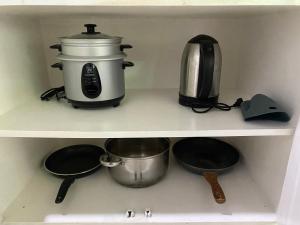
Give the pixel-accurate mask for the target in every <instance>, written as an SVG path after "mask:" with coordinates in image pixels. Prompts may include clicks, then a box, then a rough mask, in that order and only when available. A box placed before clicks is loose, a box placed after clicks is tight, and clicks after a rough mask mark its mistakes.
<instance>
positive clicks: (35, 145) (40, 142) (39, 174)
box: [1, 136, 292, 224]
mask: <svg viewBox="0 0 300 225" xmlns="http://www.w3.org/2000/svg"><path fill="white" fill-rule="evenodd" d="M291 139H292V137H291V136H284V137H280V138H278V137H235V138H226V139H225V140H226V141H228V142H229V143H231V144H233V145H234V146H236V147H237V148H238V149H239V151H240V152H241V155H242V159H241V162H240V163H239V164H238V165H237V166H236V167H235V168H234V169H233V170H231V171H229V172H227V173H226V174H224V175H222V176H220V179H219V180H220V183H221V184H222V186H223V189H224V191H225V194H226V197H227V202H226V203H225V204H224V205H217V204H216V203H215V202H214V200H213V198H212V194H211V192H210V188H209V186H208V185H207V183H206V182H205V180H204V179H203V177H201V176H199V175H195V174H191V173H189V172H187V171H185V170H184V169H183V168H181V167H179V166H178V165H177V163H176V162H175V161H174V160H173V157H171V162H170V168H169V172H168V174H167V176H166V177H165V178H164V179H163V180H162V181H161V182H159V183H157V184H156V185H154V186H150V187H148V188H141V189H133V188H127V187H123V186H121V185H119V184H117V183H115V181H113V180H112V178H111V177H110V176H109V174H108V173H107V171H106V168H101V170H100V171H99V172H97V173H96V174H94V175H91V176H88V177H86V178H82V179H78V180H77V181H76V182H75V184H74V185H73V186H72V187H71V188H70V191H69V193H68V195H67V198H66V199H65V201H64V202H63V203H62V204H60V205H56V204H55V203H54V199H55V196H56V193H57V190H58V187H59V185H60V183H61V182H62V180H61V179H59V178H55V177H53V176H52V175H50V174H47V173H46V172H45V171H44V170H43V168H42V166H41V165H42V163H41V162H42V159H43V157H44V156H46V155H47V153H48V152H51V151H52V150H55V149H58V148H61V147H63V146H66V145H70V144H79V143H81V144H82V143H89V144H90V143H92V144H96V145H99V146H103V141H104V139H39V138H35V139H31V138H26V139H20V138H9V139H4V138H2V139H1V146H4V147H5V148H4V149H2V151H1V156H2V155H4V156H5V155H7V154H9V157H10V159H9V160H6V167H7V168H11V169H10V171H9V173H10V176H9V177H7V171H5V170H4V171H1V177H3V178H2V179H3V180H7V182H5V183H4V185H2V187H1V188H2V190H1V193H2V195H1V202H7V203H8V204H7V205H5V207H3V209H2V210H3V222H4V224H6V223H7V224H15V223H16V224H17V223H22V222H26V223H38V224H41V223H46V222H47V223H72V222H76V221H77V222H80V223H100V222H101V223H105V222H106V223H112V222H115V223H122V222H135V223H137V222H140V223H145V222H146V223H148V222H156V223H159V222H168V223H175V222H181V223H184V222H198V223H200V222H202V223H204V222H225V221H226V222H249V221H252V222H265V224H269V223H272V222H275V221H276V211H277V207H278V204H279V199H280V193H281V187H282V185H283V181H284V176H285V171H286V165H287V162H288V156H289V146H290V144H291ZM176 140H178V139H172V142H173V143H174V142H175V141H176ZM21 145H22V147H21ZM275 146H276V147H277V150H276V154H274V147H275ZM20 148H22V149H20ZM20 152H21V154H20ZM171 156H172V154H171ZM2 158H3V157H1V159H2ZM16 163H18V164H17V165H18V166H16ZM20 179H21V180H20ZM15 183H16V184H17V185H18V188H15V189H14V188H11V186H12V185H13V184H15ZM8 198H11V199H8ZM4 208H5V209H4ZM147 208H149V209H151V210H152V212H153V215H152V217H151V218H145V217H144V214H143V212H144V210H145V209H147ZM130 209H133V210H135V211H136V217H134V218H131V220H130V219H128V218H126V216H125V213H126V210H130Z"/></svg>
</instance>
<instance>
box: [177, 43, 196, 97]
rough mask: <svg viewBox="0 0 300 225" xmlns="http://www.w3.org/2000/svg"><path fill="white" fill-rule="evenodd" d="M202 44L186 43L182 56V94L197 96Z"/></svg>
mask: <svg viewBox="0 0 300 225" xmlns="http://www.w3.org/2000/svg"><path fill="white" fill-rule="evenodd" d="M200 57H201V55H200V45H199V44H191V43H188V44H186V46H185V48H184V50H183V54H182V58H181V72H180V94H181V95H184V96H189V97H194V98H196V97H197V90H198V79H199V66H200Z"/></svg>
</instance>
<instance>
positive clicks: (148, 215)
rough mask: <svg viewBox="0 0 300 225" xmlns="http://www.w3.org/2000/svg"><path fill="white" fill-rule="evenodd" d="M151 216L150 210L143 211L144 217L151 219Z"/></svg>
mask: <svg viewBox="0 0 300 225" xmlns="http://www.w3.org/2000/svg"><path fill="white" fill-rule="evenodd" d="M151 216H152V211H151V209H145V217H151Z"/></svg>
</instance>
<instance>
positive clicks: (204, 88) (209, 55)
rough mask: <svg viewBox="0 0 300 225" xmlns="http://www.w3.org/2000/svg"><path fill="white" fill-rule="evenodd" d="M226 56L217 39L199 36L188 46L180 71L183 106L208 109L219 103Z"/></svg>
mask: <svg viewBox="0 0 300 225" xmlns="http://www.w3.org/2000/svg"><path fill="white" fill-rule="evenodd" d="M221 64H222V56H221V50H220V47H219V44H218V42H217V40H216V39H214V38H212V37H210V36H208V35H203V34H201V35H198V36H196V37H194V38H192V39H191V40H189V42H188V43H187V44H186V45H185V48H184V51H183V54H182V59H181V72H180V91H179V104H181V105H184V106H189V107H192V108H208V107H212V106H213V105H215V104H216V103H217V102H218V97H219V87H220V75H221Z"/></svg>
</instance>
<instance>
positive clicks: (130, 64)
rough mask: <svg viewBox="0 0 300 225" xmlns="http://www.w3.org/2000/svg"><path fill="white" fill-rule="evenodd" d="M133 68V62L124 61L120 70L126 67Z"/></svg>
mask: <svg viewBox="0 0 300 225" xmlns="http://www.w3.org/2000/svg"><path fill="white" fill-rule="evenodd" d="M131 66H134V63H133V62H129V61H125V62H123V63H122V69H125V68H126V67H131Z"/></svg>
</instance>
